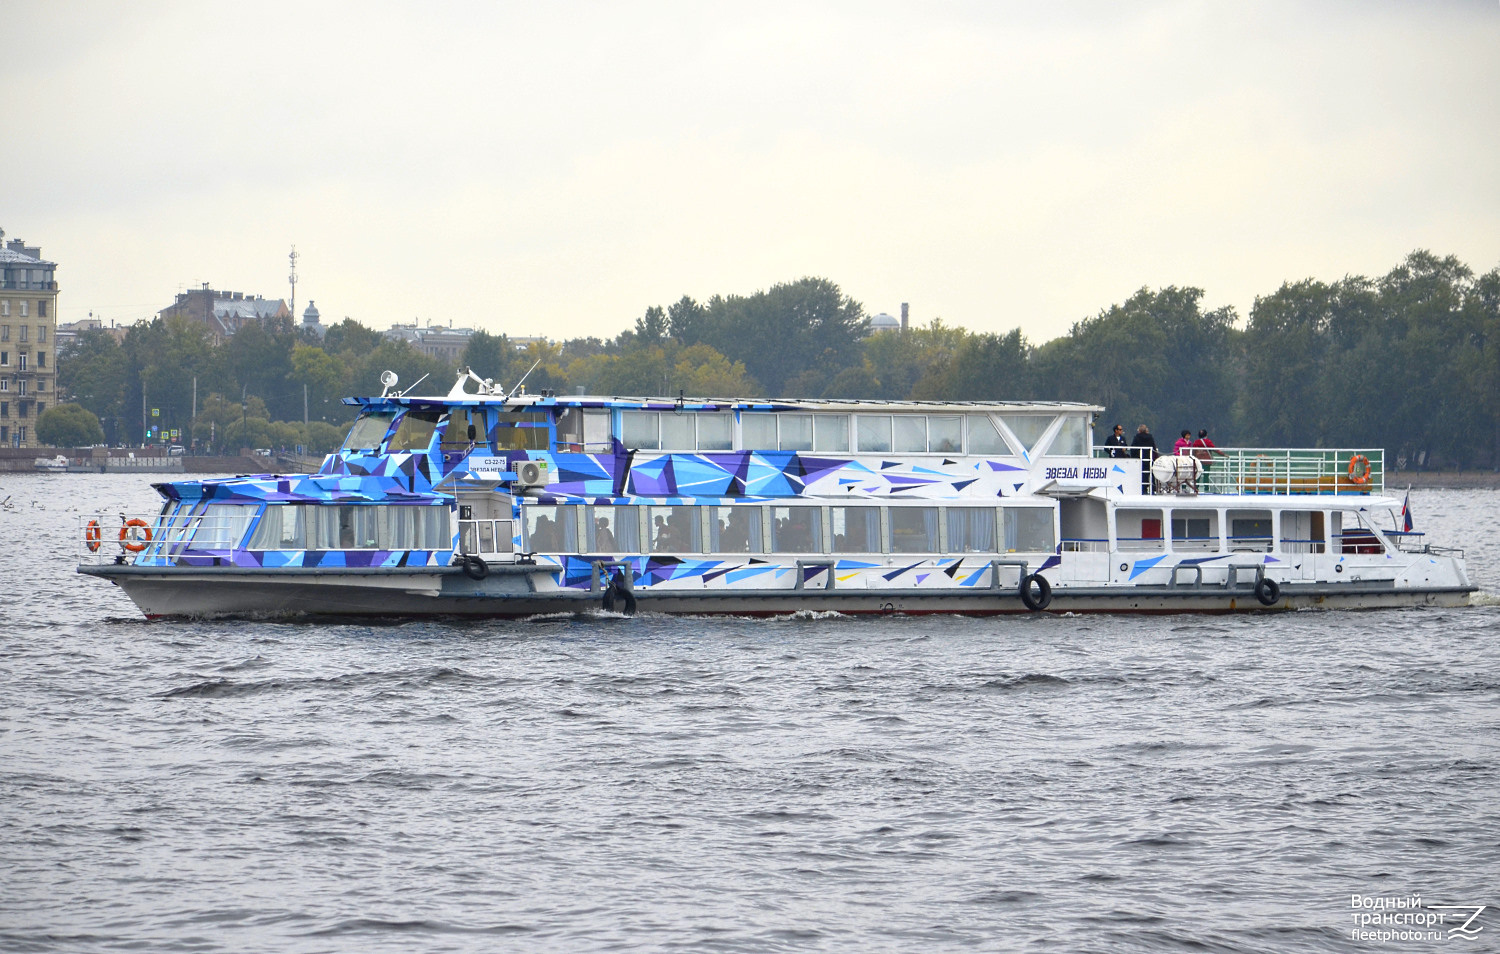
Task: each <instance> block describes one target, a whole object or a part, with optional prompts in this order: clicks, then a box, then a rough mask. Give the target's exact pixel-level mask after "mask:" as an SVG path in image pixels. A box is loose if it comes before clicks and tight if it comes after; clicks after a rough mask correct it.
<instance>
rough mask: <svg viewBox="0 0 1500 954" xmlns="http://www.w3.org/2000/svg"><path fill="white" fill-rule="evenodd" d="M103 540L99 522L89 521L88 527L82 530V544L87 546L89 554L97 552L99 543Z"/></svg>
mask: <svg viewBox="0 0 1500 954" xmlns="http://www.w3.org/2000/svg"><path fill="white" fill-rule="evenodd" d="M103 538H104V534H103V532H102V531H100V529H99V521H97V520H90V521H89V525H88V526H86V527H84V528H83V542H84V544H85V545H87V546H88V548H89V552H90V553H98V552H99V541H100V540H102V539H103Z"/></svg>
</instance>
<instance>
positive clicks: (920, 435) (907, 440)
mask: <svg viewBox="0 0 1500 954" xmlns="http://www.w3.org/2000/svg"><path fill="white" fill-rule="evenodd" d="M891 423H892V427H891V432H892V440H891V446H892V447H894V448H895V450H896V453H898V454H925V453H927V418H925V417H922V416H920V415H915V414H897V415H895V416H894V417H893V418H892V419H891Z"/></svg>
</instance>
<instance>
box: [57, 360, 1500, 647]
mask: <svg viewBox="0 0 1500 954" xmlns="http://www.w3.org/2000/svg"><path fill="white" fill-rule="evenodd" d="M382 380H383V382H384V383H385V385H386V387H385V389H384V390H383V391H382V393H381V394H380V395H379V396H378V397H369V398H350V399H346V402H345V403H348V404H352V405H356V406H358V407H359V409H360V410H359V416H358V418H357V419H356V421H355V423H354V425H353V427H352V428H351V429H350V432H349V436H348V438H347V439H346V440H345V442H344V445H343V447H342V448H341V449H340V450H339V451H338V452H336V453H334V454H331V455H329V456H328V457H327V458H326V459H325V460H324V462H323V464H322V466H321V467H320V469H319V471H318V473H316V474H309V475H293V476H281V475H260V476H243V477H234V478H228V479H218V480H192V481H172V482H166V483H160V484H156V485H155V487H156V489H157V490H158V491H159V492H160V493H161V495H162V497H163V500H164V503H163V506H162V509H161V510H160V512H158V513H155V514H150V515H140V516H136V517H129V516H128V515H127V516H126V517H125V518H121V517H120V516H119V515H113V514H112V515H96V516H95V517H93V518H89V519H88V520H87V522H86V523H85V525H84V526H83V527H82V528H81V533H80V538H81V540H82V542H83V544H84V546H85V554H86V559H85V562H84V563H83V564H81V565H80V566H79V568H78V569H79V572H80V573H84V574H87V575H91V576H98V577H101V578H104V579H107V580H110V581H111V582H113V583H115V584H117V585H119V586H121V587H122V588H123V589H124V590H125V592H126V594H127V595H128V596H130V598H131V599H132V600H134V601H135V603H136V604H137V605H138V606H139V607H140V608H141V610H142V612H144V613H145V614H146V615H147V616H148V617H152V618H156V617H172V616H203V615H208V616H259V615H311V616H317V615H340V616H344V615H370V616H383V617H412V616H442V615H453V616H493V617H524V616H531V615H536V614H546V613H556V612H576V611H587V610H595V609H613V610H619V611H625V612H636V611H641V612H657V613H682V614H704V613H708V614H744V615H769V614H782V613H791V612H797V611H803V610H820V611H821V610H831V611H837V612H841V613H860V614H884V613H964V614H974V615H987V614H999V613H1023V612H1040V611H1050V612H1146V613H1175V612H1234V611H1246V610H1272V609H1279V610H1287V609H1298V608H1304V607H1325V608H1375V607H1394V606H1414V605H1442V606H1458V605H1465V604H1467V603H1468V600H1469V594H1470V593H1472V592H1473V591H1474V590H1475V589H1476V587H1475V586H1474V585H1473V584H1472V583H1471V582H1470V580H1469V576H1468V573H1467V570H1466V568H1465V565H1464V561H1463V554H1462V553H1461V552H1459V551H1456V550H1452V549H1447V548H1443V547H1438V546H1433V545H1431V544H1428V543H1426V542H1425V541H1424V538H1423V536H1422V535H1421V534H1420V533H1416V532H1413V531H1411V530H1410V528H1409V527H1407V526H1406V525H1405V524H1404V523H1403V520H1402V513H1403V504H1402V501H1401V500H1398V499H1396V498H1394V497H1389V496H1386V495H1385V493H1384V466H1383V465H1384V455H1383V452H1382V451H1381V450H1380V449H1344V450H1328V449H1316V450H1312V449H1309V450H1294V449H1266V448H1251V449H1244V448H1217V449H1214V450H1213V451H1212V452H1211V453H1203V454H1200V456H1197V457H1195V456H1190V455H1184V456H1178V457H1163V458H1159V459H1157V460H1156V461H1155V462H1154V464H1153V463H1152V462H1150V461H1144V460H1142V459H1140V458H1135V457H1121V458H1116V457H1108V456H1106V455H1105V452H1104V449H1103V448H1097V449H1096V448H1095V447H1094V446H1093V442H1092V422H1093V420H1094V418H1095V417H1096V416H1097V415H1098V414H1099V413H1100V412H1101V411H1102V410H1103V409H1102V408H1099V407H1096V406H1092V405H1086V404H1071V403H1061V402H1026V403H1003V402H950V403H923V402H894V401H743V400H725V401H688V400H684V399H682V398H680V397H679V398H678V399H676V400H672V399H665V398H655V399H647V398H624V397H590V396H582V395H579V396H564V397H559V396H556V395H553V394H551V393H548V392H542V393H540V394H526V393H524V392H523V391H517V392H516V393H510V394H507V393H505V392H504V391H503V390H502V389H500V388H497V387H496V386H495V385H494V384H493V382H490V381H487V380H483V379H480V378H479V377H478V376H476V375H474V374H473V373H472V372H470V371H468V370H467V369H466V370H464V371H461V372H460V373H459V376H458V380H457V382H456V383H455V384H454V386H453V388H452V390H450V391H449V392H448V393H447V394H446V395H442V396H436V395H433V396H425V397H423V396H414V395H411V394H409V393H404V392H397V391H393V390H392V389H393V388H394V386H395V383H396V380H395V375H393V374H391V373H390V372H387V373H386V374H385V375H383V376H382ZM471 388H472V390H471ZM1143 468H1145V470H1143Z"/></svg>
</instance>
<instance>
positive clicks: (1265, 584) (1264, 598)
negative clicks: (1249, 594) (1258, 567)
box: [1255, 576, 1281, 606]
mask: <svg viewBox="0 0 1500 954" xmlns="http://www.w3.org/2000/svg"><path fill="white" fill-rule="evenodd" d="M1255 598H1256V599H1257V600H1259V601H1260V605H1262V606H1275V605H1276V603H1277V601H1278V600H1280V599H1281V587H1280V586H1278V585H1277V583H1276V581H1275V580H1273V579H1271V578H1270V577H1269V576H1263V577H1261V578H1260V582H1258V583H1256V584H1255Z"/></svg>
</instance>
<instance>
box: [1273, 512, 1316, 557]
mask: <svg viewBox="0 0 1500 954" xmlns="http://www.w3.org/2000/svg"><path fill="white" fill-rule="evenodd" d="M1323 526H1324V520H1323V511H1321V510H1285V511H1282V514H1281V551H1282V552H1283V553H1322V552H1324V543H1325V541H1324V538H1323Z"/></svg>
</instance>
